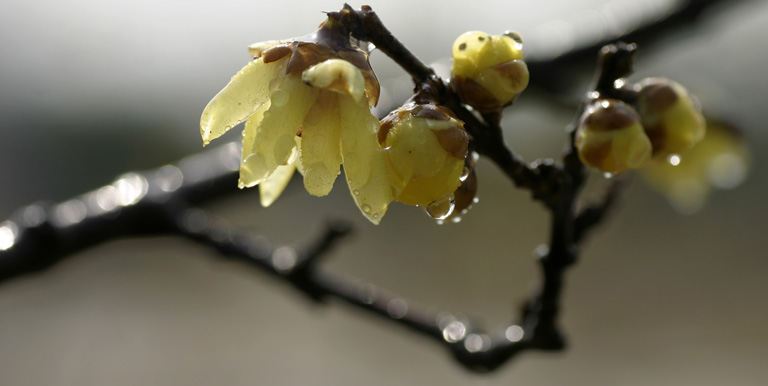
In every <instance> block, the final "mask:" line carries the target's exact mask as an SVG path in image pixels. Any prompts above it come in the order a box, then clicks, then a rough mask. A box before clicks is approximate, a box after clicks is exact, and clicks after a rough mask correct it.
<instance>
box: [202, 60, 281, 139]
mask: <svg viewBox="0 0 768 386" xmlns="http://www.w3.org/2000/svg"><path fill="white" fill-rule="evenodd" d="M287 62H288V61H287V60H279V61H276V62H272V63H268V64H265V63H264V62H263V61H262V60H261V59H258V60H254V61H251V62H249V63H248V64H247V65H246V66H245V67H243V68H242V69H241V70H240V71H239V72H238V73H237V74H235V76H233V77H232V79H231V80H230V81H229V83H228V84H227V85H226V86H225V87H224V88H223V89H222V90H221V91H219V93H218V94H216V96H214V97H213V99H211V101H210V102H208V106H206V107H205V110H203V115H202V117H200V134H201V136H202V137H203V145H207V144H208V143H209V142H210V141H211V140H213V139H216V138H218V137H219V136H221V135H222V134H224V133H226V132H227V131H228V130H229V129H231V128H232V127H234V126H236V125H237V124H239V123H240V122H243V121H245V120H246V119H247V118H248V117H249V116H250V115H251V114H253V112H254V111H256V109H258V108H259V107H260V106H261V105H262V104H264V102H266V101H267V100H269V93H270V83H271V82H272V81H275V82H279V81H280V79H281V78H282V77H283V76H285V75H284V74H285V66H286V64H287ZM272 84H274V83H272Z"/></svg>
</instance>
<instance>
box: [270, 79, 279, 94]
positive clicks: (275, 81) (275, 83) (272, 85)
mask: <svg viewBox="0 0 768 386" xmlns="http://www.w3.org/2000/svg"><path fill="white" fill-rule="evenodd" d="M279 85H280V79H277V78H275V79H272V80H270V81H269V92H271V93H274V91H275V89H277V86H279Z"/></svg>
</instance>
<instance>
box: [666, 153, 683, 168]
mask: <svg viewBox="0 0 768 386" xmlns="http://www.w3.org/2000/svg"><path fill="white" fill-rule="evenodd" d="M680 161H681V159H680V156H679V155H677V154H672V155H671V156H669V157H668V158H667V162H669V164H670V165H672V166H677V165H680Z"/></svg>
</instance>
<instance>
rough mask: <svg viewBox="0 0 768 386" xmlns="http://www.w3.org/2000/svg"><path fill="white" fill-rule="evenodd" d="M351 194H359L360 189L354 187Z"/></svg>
mask: <svg viewBox="0 0 768 386" xmlns="http://www.w3.org/2000/svg"><path fill="white" fill-rule="evenodd" d="M352 194H354V195H355V196H359V195H360V191H359V190H357V189H355V190H353V191H352Z"/></svg>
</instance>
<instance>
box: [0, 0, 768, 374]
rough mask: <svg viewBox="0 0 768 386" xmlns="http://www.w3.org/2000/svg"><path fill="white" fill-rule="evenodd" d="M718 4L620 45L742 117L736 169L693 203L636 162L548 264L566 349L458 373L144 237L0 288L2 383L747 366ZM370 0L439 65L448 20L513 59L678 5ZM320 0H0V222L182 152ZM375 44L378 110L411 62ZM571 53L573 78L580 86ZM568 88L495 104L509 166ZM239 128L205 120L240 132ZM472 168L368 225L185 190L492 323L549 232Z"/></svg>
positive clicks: (750, 351)
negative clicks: (333, 231)
mask: <svg viewBox="0 0 768 386" xmlns="http://www.w3.org/2000/svg"><path fill="white" fill-rule="evenodd" d="M723 3H724V4H723V5H724V7H717V8H715V9H712V10H711V11H710V12H707V13H706V14H705V15H704V18H703V19H702V21H701V22H700V23H699V24H697V25H696V26H695V27H693V28H691V29H689V30H687V31H686V32H684V33H678V34H674V35H670V36H668V37H664V38H661V39H659V40H658V41H657V42H656V43H654V44H653V45H651V46H647V47H640V51H639V53H638V55H637V56H638V63H637V65H636V68H637V74H636V76H635V77H634V78H633V79H634V80H639V79H641V78H643V77H646V76H665V77H669V78H673V79H675V80H678V81H679V82H681V83H682V84H684V85H686V86H687V87H688V88H689V89H690V90H691V91H692V92H693V93H695V94H696V95H697V96H698V97H699V99H700V100H701V102H702V104H703V105H704V106H705V110H706V111H707V112H709V113H710V114H713V115H716V116H719V117H723V118H727V119H729V120H730V121H731V122H733V123H735V124H737V125H738V126H739V127H741V128H743V129H744V131H745V139H746V141H747V143H748V145H749V146H750V148H751V151H752V157H751V172H750V174H749V175H748V177H747V179H746V181H745V182H744V183H743V184H742V185H741V186H740V187H738V188H737V189H735V190H732V191H726V192H724V191H717V192H714V193H712V194H711V195H710V196H709V198H708V201H707V202H706V205H704V206H703V207H702V208H701V209H700V210H699V211H698V212H697V213H695V214H690V215H682V214H679V213H677V212H676V210H675V208H674V207H673V206H671V205H669V203H668V202H667V200H666V198H665V197H664V196H663V195H661V194H659V193H658V192H656V191H654V190H653V189H651V188H650V187H649V186H648V185H647V184H646V183H644V182H643V180H642V179H641V178H640V176H639V175H638V176H635V177H636V178H633V181H632V183H631V184H630V185H629V187H628V189H627V191H626V192H625V194H624V195H623V197H622V200H621V202H620V205H619V206H618V208H617V210H616V211H615V212H614V213H613V215H612V216H611V218H610V219H609V220H608V221H607V222H606V223H605V224H604V226H602V227H601V228H599V229H598V230H597V231H596V232H595V233H594V234H593V235H592V237H591V238H590V239H589V240H588V242H587V243H586V244H585V245H584V248H583V257H582V260H581V261H580V263H579V264H578V265H577V266H575V267H574V268H573V269H572V270H571V271H570V272H569V274H568V281H567V288H566V292H565V297H564V299H563V307H564V312H563V315H562V318H561V324H562V326H563V328H564V331H565V333H566V334H567V336H568V340H569V342H570V346H569V348H568V349H567V350H566V351H565V352H563V353H559V354H551V353H538V352H531V353H525V354H523V355H522V356H520V357H519V358H517V359H516V360H514V361H513V362H510V363H509V364H507V365H506V366H505V367H502V368H501V369H500V370H498V371H497V372H495V373H492V374H484V375H483V374H480V375H478V374H474V373H471V372H468V371H467V370H465V369H463V368H461V367H459V366H458V365H457V364H455V363H454V361H453V360H452V358H451V357H450V355H449V353H448V352H447V351H445V350H444V349H443V348H442V347H441V346H439V345H437V344H435V343H433V342H432V341H430V340H427V339H425V338H423V337H421V336H418V335H415V334H413V333H411V332H410V331H407V330H404V329H402V328H400V327H398V326H394V325H390V324H388V323H386V322H385V321H382V320H379V319H378V318H374V317H372V316H369V315H365V314H362V313H360V312H359V311H357V310H355V309H351V308H349V307H347V306H345V305H343V304H339V303H336V302H331V303H329V304H328V305H325V306H323V305H320V306H318V305H316V304H312V303H310V302H308V301H307V300H306V299H304V298H303V297H301V294H299V293H297V292H295V291H294V290H292V289H291V288H289V287H288V286H286V285H284V284H282V283H279V282H278V281H276V280H274V279H273V278H272V277H269V276H268V275H266V274H263V273H261V272H254V271H253V270H251V269H248V268H246V267H244V266H242V265H240V264H236V263H232V262H227V261H223V260H222V259H218V258H217V256H216V253H215V252H214V251H212V250H209V249H206V248H203V247H201V246H199V245H194V244H192V243H190V242H187V241H186V240H182V239H179V238H173V237H157V238H151V239H123V240H115V241H111V242H108V243H105V244H102V245H99V246H97V247H94V248H91V249H88V250H86V251H84V252H81V253H78V254H77V255H75V256H72V257H71V258H69V259H67V260H65V261H64V262H62V263H60V264H58V265H56V266H55V267H53V268H52V269H50V270H48V271H46V272H44V273H42V274H39V275H33V276H26V277H23V278H19V279H16V280H12V281H8V282H5V283H3V285H2V286H0V384H2V385H4V386H16V385H61V386H63V385H105V384H109V385H136V384H143V385H152V384H155V385H212V384H219V385H252V384H313V385H337V384H366V385H390V384H425V385H426V384H445V385H454V384H456V385H463V384H489V385H491V384H519V385H552V384H563V385H608V384H620V385H648V384H662V385H722V384H733V385H763V384H765V382H766V380H768V369H766V368H765V362H766V359H768V333H767V332H766V329H765V327H766V326H767V325H768V306H766V304H768V285H766V283H765V279H764V278H765V277H766V274H768V261H766V252H765V250H766V247H768V245H766V242H765V232H766V231H765V229H766V227H765V225H766V218H767V217H768V204H766V202H765V198H766V196H767V194H768V186H767V184H766V182H767V181H766V178H765V170H766V167H768V165H767V164H766V158H765V157H763V153H764V152H765V151H766V150H768V142H766V132H765V130H764V127H765V123H766V122H768V109H766V99H765V93H766V91H768V78H766V76H765V68H766V66H768V53H766V49H765V48H766V44H765V42H764V41H763V40H764V39H763V38H762V37H763V36H766V34H768V2H764V1H739V2H723ZM369 4H370V5H371V6H373V8H374V9H375V10H376V11H377V13H378V14H379V16H380V17H381V19H382V20H383V21H384V22H385V24H386V25H387V26H388V28H389V29H390V30H391V31H392V32H393V33H394V34H395V35H396V36H397V37H398V38H399V39H400V40H401V41H403V42H404V43H405V44H406V45H407V46H408V47H409V48H411V49H412V50H413V51H414V52H415V53H416V54H417V55H418V56H419V57H420V58H422V59H423V60H424V61H426V62H429V63H435V64H436V65H437V66H439V67H440V66H442V67H443V68H445V67H446V66H448V63H449V62H448V56H449V55H450V47H451V44H452V42H453V40H454V39H455V37H456V36H458V35H459V34H461V33H463V32H465V31H467V30H484V31H486V32H489V33H494V34H498V33H501V32H503V31H504V30H507V29H515V30H517V31H519V32H520V33H521V34H522V35H523V37H524V38H525V39H526V46H525V50H526V52H527V54H528V55H530V56H531V57H535V56H537V55H538V57H546V56H548V55H557V53H558V52H560V51H562V50H565V49H567V48H568V47H570V46H571V45H574V44H576V45H578V43H579V39H580V37H582V36H591V35H590V34H593V33H596V32H595V31H599V30H600V28H598V29H595V28H596V27H600V26H601V25H603V24H601V23H607V24H605V25H608V27H610V28H622V27H627V26H631V25H632V23H636V22H637V20H638V19H636V18H635V17H634V16H633V15H640V16H641V17H649V16H653V15H656V14H661V13H663V12H665V10H667V9H669V7H671V6H674V5H675V4H676V3H675V2H672V1H666V0H655V1H643V2H640V1H637V2H635V1H628V0H615V1H610V2H609V1H601V0H589V1H579V2H569V1H565V0H558V1H553V0H547V1H536V2H529V1H473V2H470V3H451V4H449V3H448V2H444V1H424V2H418V3H414V2H412V1H388V2H386V3H384V2H381V3H375V2H373V3H369ZM454 4H455V5H454ZM352 5H353V6H355V7H359V6H360V5H362V4H360V3H352ZM341 6H342V3H340V2H333V1H327V0H322V1H311V2H310V1H282V2H257V1H235V0H224V1H219V2H216V3H215V4H214V3H213V2H203V1H148V0H134V1H131V2H109V1H94V0H78V1H75V0H73V1H66V2H59V1H43V0H37V1H35V0H33V1H24V2H22V1H15V0H11V1H7V0H6V1H4V2H3V3H2V6H0V9H2V12H0V46H2V52H3V54H2V59H0V134H1V135H2V140H0V181H2V183H1V184H0V186H1V187H0V218H2V219H5V218H8V217H10V216H11V214H12V213H13V211H14V209H15V208H17V207H19V206H21V205H25V204H29V203H32V202H35V201H39V200H48V201H54V202H57V201H63V200H66V199H68V198H71V197H73V196H75V195H77V194H80V193H83V192H86V191H89V190H92V189H94V188H97V187H99V186H101V185H104V184H107V183H109V182H111V181H112V180H113V179H114V178H115V177H116V176H117V175H118V174H120V173H122V172H125V171H127V170H134V169H148V168H154V167H159V166H161V165H163V164H166V163H170V162H174V161H176V160H178V159H179V158H180V157H182V156H184V155H186V154H191V153H194V152H197V151H200V150H201V141H200V136H199V126H198V125H199V117H200V113H201V112H202V109H203V107H204V106H205V105H206V103H207V102H208V100H210V98H211V97H212V96H213V95H214V94H215V93H216V92H218V91H219V90H220V89H221V88H222V87H223V86H224V85H225V84H226V83H227V81H228V80H229V77H230V76H231V75H233V74H234V73H235V72H236V71H237V70H238V69H239V68H240V67H242V66H243V65H244V64H245V63H246V61H247V60H248V59H249V58H248V54H247V50H246V46H247V45H248V44H250V43H253V42H256V41H262V40H271V39H281V38H288V37H292V36H301V35H305V34H307V33H309V32H311V31H312V30H313V29H314V28H315V27H316V26H317V25H318V24H319V23H320V22H321V21H322V20H323V19H324V17H323V14H322V13H321V11H324V10H326V11H328V10H338V9H339V8H340V7H341ZM425 15H426V16H425ZM609 16H610V17H609ZM611 20H613V21H611ZM372 62H373V66H374V68H375V69H376V71H377V74H378V76H379V79H380V80H381V82H382V86H383V87H384V88H385V89H386V90H388V91H389V93H388V94H387V95H385V98H384V99H383V103H384V104H385V106H386V105H387V104H389V106H388V107H392V106H393V105H394V103H395V102H394V100H396V99H397V98H400V97H403V95H402V90H403V89H405V90H407V89H408V88H409V87H410V86H408V83H407V78H405V77H404V74H403V73H402V71H401V70H399V69H398V68H397V67H395V66H393V65H392V64H391V63H390V62H389V61H388V59H386V58H385V57H384V56H383V55H382V54H381V53H374V54H373V56H372ZM592 70H593V67H592V66H591V65H589V66H587V67H585V68H583V69H582V68H576V69H574V73H576V74H582V76H581V77H579V78H577V79H578V80H579V82H581V84H585V83H586V82H587V81H588V80H589V77H590V75H591V72H592ZM581 91H583V89H582V90H580V91H579V92H581ZM572 97H573V95H565V99H564V100H565V102H563V100H560V101H554V100H552V99H551V98H550V97H549V96H548V95H547V94H546V93H544V92H541V91H537V90H535V89H532V90H529V91H528V92H526V93H524V94H523V95H522V96H521V97H520V98H519V99H518V102H517V103H516V104H515V106H514V107H513V108H511V109H510V110H508V112H507V116H506V118H505V121H504V126H505V129H506V130H507V133H506V135H507V141H508V143H510V144H511V146H512V147H513V148H515V149H516V150H518V151H519V152H520V153H521V154H522V155H523V156H525V157H526V159H529V160H532V159H535V158H538V157H548V156H556V155H557V154H559V152H560V149H561V148H562V146H563V143H564V141H565V134H564V132H563V128H564V127H565V125H566V124H567V123H568V122H569V121H570V120H571V119H572V114H573V112H574V109H573V107H572V106H569V105H568V101H569V100H572V99H569V98H572ZM387 98H391V99H387ZM235 131H238V130H234V131H233V133H230V134H228V136H227V138H229V139H231V140H235V139H237V138H238V133H237V132H235ZM221 142H222V143H223V141H221ZM478 173H479V183H480V185H479V193H478V196H479V198H480V202H479V203H478V204H477V205H475V207H474V208H473V209H472V210H471V211H470V213H469V214H468V215H467V216H465V218H464V220H463V221H462V222H461V223H459V224H446V225H442V226H438V225H435V224H434V222H433V221H432V220H430V219H429V218H428V217H427V216H425V215H424V214H423V213H421V211H420V210H418V209H416V208H412V207H406V206H404V205H399V204H397V205H393V206H392V208H391V210H390V212H389V213H388V214H387V216H386V218H385V219H384V221H383V222H382V224H381V225H380V226H373V225H371V224H370V223H368V222H367V221H366V220H365V219H363V217H362V216H361V215H360V214H359V212H358V209H357V208H356V207H355V206H354V204H353V202H352V200H351V198H350V197H349V193H348V191H347V188H346V186H345V184H344V183H343V180H339V181H337V183H336V189H334V191H333V192H332V193H331V195H330V197H328V198H322V199H321V198H315V197H311V196H309V195H308V194H307V193H306V192H304V191H303V189H302V188H301V183H300V181H298V180H294V181H293V182H292V183H291V185H290V186H289V188H288V190H287V191H286V193H284V195H283V197H281V198H280V199H279V200H278V201H277V202H276V203H275V204H274V205H273V206H272V207H270V208H269V209H262V208H260V207H259V205H258V193H257V192H256V191H255V190H251V191H241V192H237V193H235V194H232V195H230V196H227V197H226V198H225V199H222V200H218V201H215V202H211V203H210V204H208V205H206V209H208V210H210V211H211V212H212V213H214V214H215V215H217V216H220V217H222V218H225V219H227V220H228V221H229V222H230V223H231V224H232V225H234V226H238V227H247V228H250V229H253V230H255V231H257V232H260V233H263V234H265V235H267V236H268V237H270V238H271V239H272V240H273V241H274V243H275V245H282V244H299V245H300V244H301V243H302V242H306V241H308V240H310V239H311V238H312V237H314V236H317V235H318V234H319V233H320V232H321V231H322V227H323V223H324V221H325V220H327V219H331V218H343V219H349V220H351V221H353V222H354V223H355V225H356V232H355V233H354V236H353V237H351V238H349V239H347V240H345V241H344V242H343V243H341V245H340V246H339V247H338V248H336V249H334V250H333V251H332V253H331V255H330V256H329V258H328V261H327V265H328V266H329V267H330V268H332V269H334V270H337V271H340V272H344V273H347V274H350V275H354V276H357V277H359V278H360V279H362V280H365V281H370V282H373V283H376V284H378V285H381V286H382V287H384V288H388V289H390V290H392V291H394V292H396V293H398V294H400V295H401V296H403V297H404V298H405V299H407V300H409V301H412V302H414V303H416V304H421V305H424V306H438V307H440V308H442V309H446V310H450V311H456V312H464V313H466V314H467V315H468V316H470V317H472V318H474V319H476V320H479V321H481V322H483V323H484V325H485V326H486V327H487V328H488V329H490V330H491V331H493V330H494V329H495V328H496V327H498V326H502V325H504V324H505V323H507V322H509V321H510V320H514V319H515V318H516V317H517V309H518V306H519V304H520V302H521V301H522V299H523V298H524V297H525V296H526V295H527V293H528V291H530V290H531V289H532V288H533V284H534V283H536V281H537V280H538V271H537V267H536V265H535V262H534V260H533V259H532V250H533V248H534V247H535V246H536V245H537V244H539V243H541V242H543V241H545V240H546V237H547V232H546V230H547V226H548V218H547V216H546V213H545V212H544V211H543V210H542V209H541V208H540V206H539V205H538V204H535V203H533V202H531V200H530V197H529V195H528V193H526V192H521V191H518V190H515V189H514V188H513V186H512V185H511V183H509V182H508V181H507V180H505V179H503V178H502V177H501V174H500V173H499V172H498V171H497V170H496V169H495V168H494V167H493V165H491V164H489V163H488V162H485V161H480V164H479V171H478Z"/></svg>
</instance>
